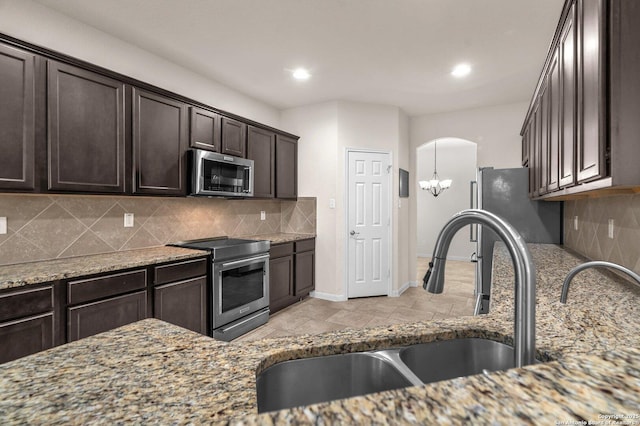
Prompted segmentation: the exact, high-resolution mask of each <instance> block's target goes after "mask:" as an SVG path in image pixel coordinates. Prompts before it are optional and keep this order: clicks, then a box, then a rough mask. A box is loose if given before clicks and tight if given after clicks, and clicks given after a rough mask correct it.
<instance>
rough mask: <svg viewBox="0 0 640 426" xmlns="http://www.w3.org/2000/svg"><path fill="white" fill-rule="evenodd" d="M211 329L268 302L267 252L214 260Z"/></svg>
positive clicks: (259, 307)
mask: <svg viewBox="0 0 640 426" xmlns="http://www.w3.org/2000/svg"><path fill="white" fill-rule="evenodd" d="M212 305H213V329H216V328H219V327H222V326H224V325H225V324H228V323H230V322H232V321H235V320H237V319H239V318H242V317H244V316H247V315H249V314H251V313H253V312H256V311H258V310H260V309H263V308H266V307H268V306H269V255H268V254H264V255H261V256H255V257H250V258H246V259H240V260H233V261H228V262H216V263H214V264H213V304H212Z"/></svg>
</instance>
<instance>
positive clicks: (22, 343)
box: [0, 313, 53, 363]
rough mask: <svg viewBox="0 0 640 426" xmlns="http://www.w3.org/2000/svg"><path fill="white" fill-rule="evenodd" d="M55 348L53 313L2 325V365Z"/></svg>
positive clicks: (0, 333)
mask: <svg viewBox="0 0 640 426" xmlns="http://www.w3.org/2000/svg"><path fill="white" fill-rule="evenodd" d="M51 347H53V313H48V314H42V315H37V316H33V317H28V318H23V319H19V320H15V321H10V322H5V323H0V348H1V349H0V363H3V362H8V361H12V360H14V359H17V358H21V357H23V356H27V355H31V354H34V353H36V352H40V351H44V350H45V349H49V348H51Z"/></svg>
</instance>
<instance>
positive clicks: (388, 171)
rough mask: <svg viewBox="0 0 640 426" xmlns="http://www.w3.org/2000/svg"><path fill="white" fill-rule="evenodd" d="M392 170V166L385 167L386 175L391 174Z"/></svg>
mask: <svg viewBox="0 0 640 426" xmlns="http://www.w3.org/2000/svg"><path fill="white" fill-rule="evenodd" d="M392 168H393V165H389V166H387V174H389V173H391V169H392Z"/></svg>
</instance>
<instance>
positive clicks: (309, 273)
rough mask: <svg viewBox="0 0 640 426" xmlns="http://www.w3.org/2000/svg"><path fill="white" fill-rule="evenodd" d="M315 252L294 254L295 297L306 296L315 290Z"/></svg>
mask: <svg viewBox="0 0 640 426" xmlns="http://www.w3.org/2000/svg"><path fill="white" fill-rule="evenodd" d="M315 256H316V253H315V251H307V252H303V253H296V256H295V258H296V286H295V295H296V297H302V296H306V295H307V294H309V292H311V291H312V290H313V289H315V287H316V285H315Z"/></svg>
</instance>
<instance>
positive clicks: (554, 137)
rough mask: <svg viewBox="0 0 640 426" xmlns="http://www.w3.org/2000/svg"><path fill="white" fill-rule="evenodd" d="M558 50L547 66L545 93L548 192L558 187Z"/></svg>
mask: <svg viewBox="0 0 640 426" xmlns="http://www.w3.org/2000/svg"><path fill="white" fill-rule="evenodd" d="M558 57H559V50H558V49H556V51H555V53H554V55H553V57H552V58H551V64H550V66H549V83H548V85H547V93H548V95H549V143H548V149H549V153H548V158H549V165H548V169H547V173H548V180H547V190H548V191H549V192H553V191H556V190H557V189H558V187H559V181H558V163H559V155H560V151H559V149H558V147H559V140H560V106H561V104H560V67H559V63H558Z"/></svg>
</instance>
